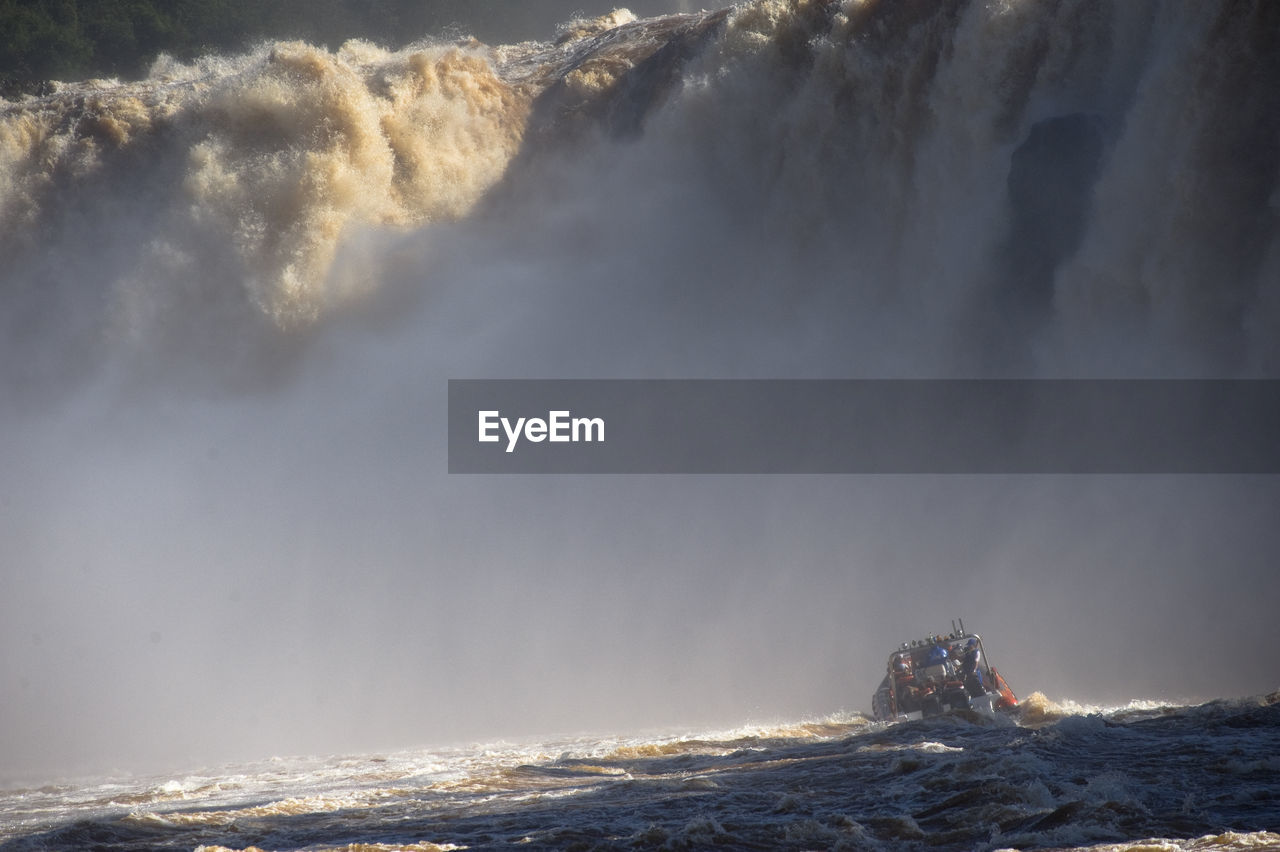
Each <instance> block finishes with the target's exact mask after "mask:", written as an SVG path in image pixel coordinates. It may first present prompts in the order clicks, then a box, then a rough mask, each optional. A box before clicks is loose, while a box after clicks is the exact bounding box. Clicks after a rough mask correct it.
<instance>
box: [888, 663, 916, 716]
mask: <svg viewBox="0 0 1280 852" xmlns="http://www.w3.org/2000/svg"><path fill="white" fill-rule="evenodd" d="M893 677H894V681H895V685H896V687H897V692H898V712H900V713H911V712H912V711H915V710H919V709H920V689H919V687H917V686H916V679H915V673H914V672H912V671H911V659H910V658H909V657H898V658H897V659H896V660H894V663H893Z"/></svg>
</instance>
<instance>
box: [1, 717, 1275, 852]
mask: <svg viewBox="0 0 1280 852" xmlns="http://www.w3.org/2000/svg"><path fill="white" fill-rule="evenodd" d="M1278 796H1280V693H1277V694H1273V695H1270V696H1266V697H1261V698H1255V699H1246V700H1234V701H1218V702H1213V703H1210V704H1205V705H1201V706H1177V705H1173V706H1170V705H1161V704H1158V703H1154V702H1134V703H1132V704H1130V705H1128V706H1126V707H1119V708H1098V707H1083V706H1080V705H1075V704H1071V703H1067V704H1055V703H1053V702H1051V701H1049V700H1048V699H1046V698H1044V697H1043V696H1041V695H1039V694H1038V693H1037V694H1034V695H1032V696H1031V698H1030V699H1028V700H1027V701H1025V702H1024V704H1023V707H1022V708H1021V710H1020V711H1019V712H1018V713H1016V714H1014V715H1012V716H1009V717H1000V718H996V719H987V718H983V717H979V716H950V717H943V718H936V719H931V720H924V721H917V722H905V723H899V724H891V725H885V724H878V723H872V722H870V721H868V720H867V719H866V718H865V717H863V716H861V715H859V714H837V715H834V716H830V717H828V718H824V719H818V720H810V721H803V722H796V723H794V724H788V725H777V726H760V727H749V728H741V729H738V730H731V731H715V732H712V731H706V732H700V733H690V734H686V735H683V736H635V737H616V738H607V737H606V738H594V737H583V738H566V739H552V740H547V741H544V742H537V743H533V742H530V743H519V744H517V743H491V744H484V745H474V746H469V747H457V748H448V749H423V750H414V751H404V752H396V753H389V754H377V755H351V756H335V757H329V758H275V759H272V760H270V761H267V762H264V763H261V764H246V765H241V766H230V767H222V768H219V769H216V770H204V771H201V772H197V773H192V774H188V775H175V776H171V777H164V776H161V777H155V778H132V779H111V780H105V779H102V780H94V781H80V782H74V783H66V784H59V785H52V786H47V787H41V788H39V789H31V790H9V791H6V792H5V793H4V794H3V798H2V799H0V808H3V811H2V812H0V813H2V814H3V824H4V826H5V829H4V834H3V837H4V838H5V841H6V842H5V843H4V845H3V846H2V847H0V848H3V849H5V850H27V849H31V850H34V849H81V848H94V849H103V850H107V849H110V850H133V849H139V850H140V849H192V848H199V847H204V848H206V849H208V850H212V849H215V848H227V849H247V848H251V847H252V848H259V849H268V850H286V849H288V850H295V849H296V850H303V849H305V850H320V849H369V850H375V849H376V850H392V849H412V850H428V849H493V848H507V847H511V848H521V849H528V848H534V849H536V848H581V849H595V848H677V849H678V848H703V847H712V846H714V847H719V848H739V849H837V848H847V849H862V848H873V849H901V848H932V849H936V848H942V849H997V848H1017V849H1039V848H1045V847H1054V848H1059V847H1063V848H1083V847H1089V848H1095V847H1100V848H1106V849H1152V850H1155V849H1159V850H1171V851H1172V850H1229V849H1266V848H1280V809H1277V808H1276V801H1277V797H1278ZM1153 838H1156V839H1155V840H1153Z"/></svg>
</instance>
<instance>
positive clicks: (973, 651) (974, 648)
mask: <svg viewBox="0 0 1280 852" xmlns="http://www.w3.org/2000/svg"><path fill="white" fill-rule="evenodd" d="M981 661H982V651H981V650H980V649H979V648H978V640H977V639H973V638H970V639H969V641H968V642H966V643H965V645H964V651H963V652H961V654H960V675H961V677H963V678H964V685H965V687H967V688H968V690H969V692H970V694H972V695H980V694H982V693H983V692H986V684H985V683H983V681H982V667H981V666H979V665H978V663H980V662H981Z"/></svg>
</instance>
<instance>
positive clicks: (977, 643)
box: [871, 620, 1018, 722]
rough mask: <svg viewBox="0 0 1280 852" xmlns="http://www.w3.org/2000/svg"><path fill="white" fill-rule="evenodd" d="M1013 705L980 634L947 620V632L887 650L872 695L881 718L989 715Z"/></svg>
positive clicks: (874, 709)
mask: <svg viewBox="0 0 1280 852" xmlns="http://www.w3.org/2000/svg"><path fill="white" fill-rule="evenodd" d="M1017 706H1018V698H1017V696H1015V695H1014V694H1013V690H1012V689H1010V688H1009V684H1008V683H1006V682H1005V679H1004V678H1003V677H1001V676H1000V672H999V671H997V670H996V669H995V668H994V667H993V666H992V665H991V664H990V663H989V662H988V658H987V651H986V648H985V647H984V646H983V644H982V637H981V636H979V635H978V634H977V633H970V632H968V631H966V630H965V629H964V621H963V620H962V621H960V623H959V625H957V624H956V623H955V622H952V625H951V632H950V633H948V634H946V635H938V634H936V633H931V634H929V635H927V636H925V637H924V638H922V639H914V640H912V641H910V642H904V643H903V644H902V645H901V646H900V647H899V648H897V649H896V650H894V651H893V652H892V653H891V654H889V663H888V671H887V672H886V673H885V676H884V680H882V681H880V686H879V688H878V689H877V690H876V692H875V695H874V696H873V697H872V699H871V715H872V716H873V717H874V718H875V719H876V720H877V721H881V722H891V721H903V720H907V719H922V718H927V717H930V716H940V715H942V714H944V713H952V712H958V711H965V710H967V711H973V712H977V713H982V714H985V715H994V714H996V713H998V712H1000V711H1006V710H1012V709H1013V708H1015V707H1017Z"/></svg>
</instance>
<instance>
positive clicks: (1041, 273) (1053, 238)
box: [1006, 113, 1103, 313]
mask: <svg viewBox="0 0 1280 852" xmlns="http://www.w3.org/2000/svg"><path fill="white" fill-rule="evenodd" d="M1102 149H1103V126H1102V121H1101V119H1099V118H1098V117H1096V116H1092V115H1086V114H1081V113H1077V114H1074V115H1062V116H1055V117H1054V118H1047V119H1045V120H1043V121H1040V122H1038V123H1037V124H1035V125H1033V126H1032V128H1031V132H1030V133H1029V134H1028V135H1027V139H1026V141H1025V142H1023V143H1022V144H1021V145H1019V146H1018V148H1017V150H1015V151H1014V152H1013V156H1012V158H1011V161H1010V168H1009V207H1010V219H1011V224H1012V228H1011V233H1010V239H1009V267H1010V268H1009V280H1008V281H1007V282H1006V286H1007V288H1008V294H1009V295H1010V296H1011V297H1013V298H1014V299H1015V300H1017V301H1019V302H1020V303H1021V304H1022V305H1023V307H1024V309H1026V310H1029V311H1032V312H1036V313H1039V312H1043V311H1046V310H1047V309H1048V308H1049V305H1050V302H1051V301H1052V298H1053V270H1054V269H1056V268H1057V267H1058V265H1059V264H1060V263H1061V262H1062V261H1063V260H1065V259H1066V258H1068V257H1070V256H1071V255H1072V254H1074V253H1075V251H1076V249H1078V248H1079V247H1080V242H1081V240H1082V239H1083V237H1084V232H1085V226H1086V223H1087V220H1088V216H1089V209H1090V206H1091V197H1092V196H1091V191H1092V188H1093V185H1094V183H1095V182H1096V181H1097V179H1098V173H1099V171H1100V168H1101V165H1102Z"/></svg>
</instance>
